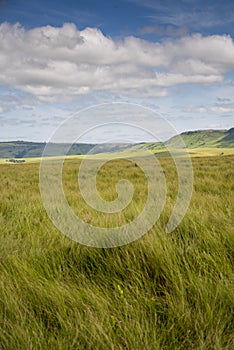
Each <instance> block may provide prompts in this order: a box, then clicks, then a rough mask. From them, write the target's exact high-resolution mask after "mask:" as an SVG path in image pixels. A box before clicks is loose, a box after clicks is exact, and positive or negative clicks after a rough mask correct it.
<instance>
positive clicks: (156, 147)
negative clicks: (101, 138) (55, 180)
mask: <svg viewBox="0 0 234 350" xmlns="http://www.w3.org/2000/svg"><path fill="white" fill-rule="evenodd" d="M180 136H181V137H182V138H183V140H184V143H185V145H186V147H187V148H192V149H194V148H234V128H231V129H229V130H197V131H187V132H183V133H182V134H180ZM178 140H179V136H178V135H177V136H174V137H172V138H171V139H169V140H168V141H166V142H165V143H162V142H145V143H144V142H143V143H138V144H108V145H105V144H104V145H103V144H102V145H95V144H82V143H77V144H73V145H72V147H71V149H70V151H69V153H68V155H81V154H87V153H89V152H90V151H91V150H92V149H93V147H95V150H94V151H93V152H92V153H104V152H116V151H128V152H139V151H143V150H146V149H148V150H151V151H155V152H157V151H160V150H163V149H165V146H167V145H170V146H173V147H175V148H176V146H177V145H178ZM45 145H46V143H43V142H42V143H40V142H25V141H10V142H0V158H33V157H41V156H42V153H43V150H44V147H45ZM63 148H64V144H52V154H53V151H54V150H56V153H57V154H59V153H60V150H61V154H62V150H63Z"/></svg>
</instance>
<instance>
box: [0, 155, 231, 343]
mask: <svg viewBox="0 0 234 350" xmlns="http://www.w3.org/2000/svg"><path fill="white" fill-rule="evenodd" d="M192 161H193V166H194V176H195V184H194V193H193V197H192V201H191V205H190V207H189V210H188V212H187V215H186V216H185V218H184V220H183V222H182V223H181V224H180V226H179V227H178V228H177V229H176V230H175V231H174V232H173V233H171V234H166V233H165V232H164V230H165V227H166V224H167V221H168V218H169V216H170V213H171V211H172V208H173V205H174V203H175V200H176V189H177V186H176V185H175V179H176V171H175V167H174V165H173V162H172V161H171V160H170V159H163V158H162V159H161V158H160V162H161V165H162V166H163V169H164V171H165V174H166V178H167V185H168V195H167V203H166V207H165V209H164V211H163V212H162V214H161V217H160V219H159V220H158V222H157V223H156V224H155V226H154V227H153V228H152V229H151V230H150V232H148V233H147V234H146V235H145V236H144V237H143V238H142V239H140V240H138V241H136V242H134V243H132V244H130V245H127V246H123V247H120V248H113V249H94V248H88V247H85V246H81V245H79V244H78V243H75V242H73V241H71V240H69V239H68V238H67V237H65V236H63V235H62V234H61V233H60V232H59V231H58V230H57V229H56V228H55V227H54V226H53V224H52V223H51V222H50V220H49V219H48V217H47V215H46V212H45V210H44V208H43V204H42V201H41V198H40V193H39V187H38V175H39V164H38V163H26V164H2V165H0V169H1V172H0V187H1V202H0V208H1V216H0V224H1V236H0V237H1V238H0V239H1V244H0V273H1V278H0V310H1V317H0V328H1V331H0V348H1V349H4V350H12V349H20V350H24V349H25V350H29V349H33V350H35V349H36V350H37V349H42V350H45V349H54V350H60V349H61V350H66V349H79V350H80V349H81V350H82V349H90V350H93V349H100V350H105V349H108V350H109V349H113V350H115V349H119V350H120V349H131V350H132V349H134V350H135V349H137V350H155V349H156V350H157V349H158V350H161V349H163V350H164V349H168V350H171V349H184V350H188V349H189V350H190V349H191V350H193V349H194V350H197V349H199V350H200V349H201V350H203V349H204V350H219V349H227V350H229V349H230V350H231V349H233V348H234V327H233V323H234V316H233V307H234V290H233V283H234V278H233V256H234V254H233V252H234V235H233V192H234V185H233V181H232V180H233V161H234V156H222V157H221V156H218V157H207V158H206V157H202V158H193V160H192ZM79 162H80V161H79V160H78V159H75V160H74V159H73V160H72V159H70V160H67V161H66V163H65V166H64V191H65V193H66V195H67V198H68V201H69V203H70V205H71V206H72V207H73V209H74V211H75V212H76V213H79V214H80V216H81V217H82V218H83V219H84V220H86V221H87V222H93V223H94V224H100V223H101V224H102V225H104V226H106V227H109V226H110V225H112V224H115V223H116V222H119V223H122V224H123V223H125V222H128V221H129V220H131V219H132V218H133V217H135V216H136V215H137V213H138V211H139V210H141V208H142V207H143V205H144V199H145V195H146V192H147V191H146V183H145V178H144V175H143V173H142V172H141V171H140V169H139V168H138V167H135V166H134V164H131V163H129V162H127V161H124V160H123V161H118V160H115V161H112V162H108V163H107V164H106V165H105V166H104V167H103V169H101V171H100V174H99V175H98V189H99V191H100V192H101V194H102V196H103V197H104V198H106V199H107V200H111V199H113V198H115V196H116V194H115V192H114V189H115V184H116V182H117V181H118V180H119V179H121V178H122V177H123V174H124V177H127V178H128V179H130V180H131V181H132V183H133V184H134V187H135V189H136V190H137V193H135V196H134V198H133V203H131V205H130V206H129V208H126V210H125V211H124V212H123V213H121V215H117V214H108V215H107V214H106V215H104V214H100V213H99V214H98V213H96V212H95V211H94V210H90V208H88V206H87V205H86V204H85V203H84V202H83V201H82V199H81V196H80V193H79V192H77V190H76V183H77V168H78V166H79Z"/></svg>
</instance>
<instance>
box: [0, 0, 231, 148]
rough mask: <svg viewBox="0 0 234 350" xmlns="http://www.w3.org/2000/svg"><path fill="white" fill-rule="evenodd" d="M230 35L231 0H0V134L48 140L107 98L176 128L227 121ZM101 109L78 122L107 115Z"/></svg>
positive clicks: (223, 125) (108, 118)
mask: <svg viewBox="0 0 234 350" xmlns="http://www.w3.org/2000/svg"><path fill="white" fill-rule="evenodd" d="M233 38H234V2H233V1H231V0H230V1H227V0H223V1H208V0H204V1H200V0H198V1H195V0H179V1H173V0H164V1H153V0H125V1H123V0H118V1H117V0H116V1H115V0H110V1H108V2H107V1H102V0H101V1H92V0H84V1H83V0H82V1H79V0H78V1H75V0H67V1H57V0H47V1H45V0H41V1H39V2H32V1H31V2H30V1H28V0H0V124H1V128H0V141H8V140H26V141H43V142H44V141H48V140H49V139H50V137H51V135H53V133H54V132H55V130H56V129H57V128H58V127H59V126H60V125H61V123H62V122H63V121H65V120H67V118H68V117H69V116H71V115H73V114H74V113H77V112H78V111H80V110H83V109H84V108H89V107H92V106H94V105H99V104H103V103H112V102H127V103H131V104H137V105H142V106H144V107H148V108H150V109H152V110H154V111H155V113H156V114H158V115H160V116H161V117H162V118H164V119H165V120H166V121H167V122H168V123H170V125H172V126H173V128H174V130H175V132H178V133H180V132H183V131H187V130H197V129H228V128H231V127H233V125H234V42H233ZM99 112H100V111H99ZM104 114H105V115H103V119H100V115H98V116H95V113H94V112H93V111H92V113H88V112H86V113H85V115H83V120H81V123H83V121H84V118H85V120H86V122H87V126H90V127H92V126H93V125H95V123H96V120H98V122H99V123H108V122H110V123H113V122H114V121H115V117H114V116H113V115H112V113H111V112H110V110H109V109H108V113H104ZM139 115H141V116H142V110H141V112H140V113H139ZM124 118H125V120H126V121H127V120H128V115H127V112H126V116H124ZM135 118H137V115H136V116H135ZM139 118H140V117H139ZM133 122H134V120H133ZM78 124H79V123H78ZM78 124H77V125H78ZM147 125H148V124H147ZM149 128H150V127H149ZM114 130H115V131H116V134H117V129H116V128H115V129H114ZM125 134H126V135H125V136H129V135H127V134H128V131H127V130H126V132H125ZM102 136H103V135H102V132H101V131H100V130H99V132H98V133H97V134H96V135H95V132H92V135H90V136H88V134H87V133H86V137H84V138H83V140H82V141H83V142H101V141H102ZM131 136H132V139H133V140H134V141H136V142H139V141H144V140H142V136H141V139H139V138H138V137H137V132H136V133H135V134H134V132H132V135H131ZM116 137H117V135H116ZM122 137H123V138H124V133H122ZM145 138H146V139H145V141H147V140H148V139H147V136H145Z"/></svg>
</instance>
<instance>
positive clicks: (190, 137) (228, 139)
mask: <svg viewBox="0 0 234 350" xmlns="http://www.w3.org/2000/svg"><path fill="white" fill-rule="evenodd" d="M233 131H234V128H232V129H230V130H197V131H187V132H183V133H182V134H181V135H180V136H181V137H182V139H183V140H184V143H185V145H186V147H188V148H198V147H202V148H204V147H208V148H212V147H216V148H225V147H228V148H230V147H234V132H233ZM177 143H178V136H175V137H172V138H171V139H170V140H169V141H168V142H167V143H166V144H168V145H173V146H176V145H177Z"/></svg>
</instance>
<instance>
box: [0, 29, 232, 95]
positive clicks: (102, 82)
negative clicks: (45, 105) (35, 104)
mask: <svg viewBox="0 0 234 350" xmlns="http://www.w3.org/2000/svg"><path fill="white" fill-rule="evenodd" d="M233 68H234V43H233V40H232V38H231V37H230V36H226V35H222V36H219V35H213V36H207V37H202V36H201V35H199V34H196V35H192V36H186V37H183V38H180V39H177V40H166V41H164V42H160V43H157V42H156V43H153V42H148V41H145V40H142V39H139V38H136V37H126V38H125V39H124V40H122V41H117V40H113V39H112V38H110V37H107V36H105V35H103V33H102V32H101V31H100V30H98V29H96V28H86V29H84V30H82V31H79V30H78V29H77V28H76V26H75V25H74V24H71V23H67V24H64V25H63V26H62V27H61V28H56V27H51V26H46V27H38V28H34V29H30V30H26V29H24V28H23V27H21V26H20V25H19V24H16V25H10V24H8V23H3V24H1V25H0V85H2V86H8V87H14V88H17V89H20V90H22V91H24V92H27V93H30V94H32V95H35V96H36V97H37V98H39V99H40V100H42V101H51V102H53V101H56V100H58V101H61V100H67V99H69V98H73V97H75V96H77V95H82V94H87V93H90V92H94V91H105V92H106V91H108V92H115V93H116V92H117V93H123V94H124V93H125V94H127V95H130V96H153V97H155V96H166V95H167V94H168V88H169V87H171V86H175V85H178V84H184V83H186V84H189V83H193V84H203V85H206V84H212V83H217V82H220V81H221V80H222V79H223V75H224V73H227V72H229V71H231V70H233Z"/></svg>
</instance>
